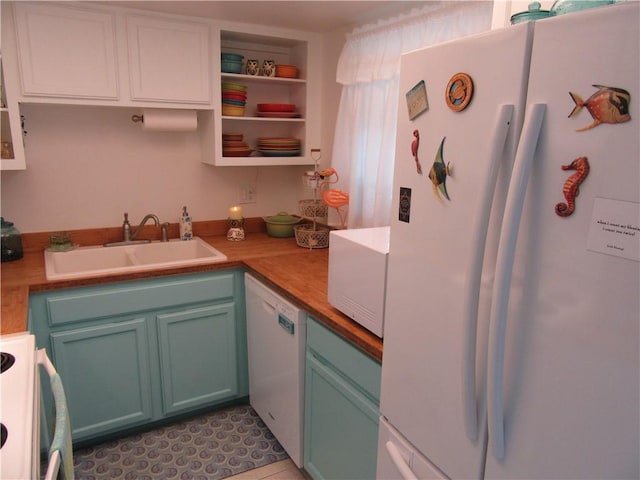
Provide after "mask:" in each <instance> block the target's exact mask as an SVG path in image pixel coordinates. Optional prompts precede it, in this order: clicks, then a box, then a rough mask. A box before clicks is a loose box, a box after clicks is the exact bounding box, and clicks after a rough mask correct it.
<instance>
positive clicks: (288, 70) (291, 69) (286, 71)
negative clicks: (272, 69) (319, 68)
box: [276, 65, 298, 78]
mask: <svg viewBox="0 0 640 480" xmlns="http://www.w3.org/2000/svg"><path fill="white" fill-rule="evenodd" d="M276 77H282V78H297V77H298V68H297V67H295V66H294V65H276Z"/></svg>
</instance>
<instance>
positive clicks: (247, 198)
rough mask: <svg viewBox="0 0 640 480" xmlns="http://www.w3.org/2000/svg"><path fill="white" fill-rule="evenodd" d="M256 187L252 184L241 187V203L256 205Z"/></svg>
mask: <svg viewBox="0 0 640 480" xmlns="http://www.w3.org/2000/svg"><path fill="white" fill-rule="evenodd" d="M257 196H258V195H257V193H256V186H255V185H254V184H251V183H245V184H243V185H240V203H256V198H257Z"/></svg>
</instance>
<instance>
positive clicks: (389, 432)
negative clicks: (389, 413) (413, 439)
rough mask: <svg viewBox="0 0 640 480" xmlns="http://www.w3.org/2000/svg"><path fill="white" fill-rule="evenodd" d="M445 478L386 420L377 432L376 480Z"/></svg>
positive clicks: (440, 479)
mask: <svg viewBox="0 0 640 480" xmlns="http://www.w3.org/2000/svg"><path fill="white" fill-rule="evenodd" d="M446 478H447V477H446V476H445V475H444V474H443V473H442V472H441V471H440V470H438V469H437V468H436V467H435V466H434V465H433V464H432V463H431V462H429V460H427V459H426V458H424V457H423V456H422V455H420V452H418V451H417V450H416V449H415V448H414V447H413V445H411V444H410V443H409V442H408V441H407V440H406V439H405V438H404V437H403V436H402V435H401V434H400V432H398V431H397V430H396V429H395V428H393V427H392V426H391V425H390V424H389V422H388V421H387V419H386V418H384V417H380V426H379V430H378V469H377V471H376V479H377V480H399V479H402V480H416V479H420V480H443V479H446Z"/></svg>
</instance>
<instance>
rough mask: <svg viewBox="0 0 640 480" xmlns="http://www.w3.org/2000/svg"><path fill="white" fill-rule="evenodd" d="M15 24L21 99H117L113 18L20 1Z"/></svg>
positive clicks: (101, 13) (93, 11)
mask: <svg viewBox="0 0 640 480" xmlns="http://www.w3.org/2000/svg"><path fill="white" fill-rule="evenodd" d="M15 21H16V31H17V40H18V59H19V66H20V72H21V80H22V93H23V94H24V95H25V96H32V95H33V96H45V97H47V96H48V97H70V98H93V99H111V100H116V99H118V98H119V94H118V71H117V68H118V66H117V61H116V43H115V17H114V15H113V14H111V13H109V12H106V11H103V10H94V9H91V10H88V9H83V8H77V7H70V6H57V5H51V4H40V3H27V2H24V3H16V4H15Z"/></svg>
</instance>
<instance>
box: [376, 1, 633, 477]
mask: <svg viewBox="0 0 640 480" xmlns="http://www.w3.org/2000/svg"><path fill="white" fill-rule="evenodd" d="M639 20H640V4H639V3H637V2H627V3H620V4H617V5H611V6H606V7H600V8H594V9H592V10H587V11H584V12H580V13H572V14H566V15H562V16H558V17H553V18H549V19H545V20H541V21H537V22H535V23H527V24H520V25H515V26H511V27H508V28H505V29H502V30H499V31H493V32H488V33H485V34H481V35H476V36H473V37H467V38H464V39H460V40H456V41H452V42H448V43H445V44H441V45H438V46H434V47H430V48H427V49H422V50H419V51H415V52H411V53H408V54H406V55H404V56H403V59H402V67H401V68H402V69H401V80H400V91H401V98H402V97H405V94H406V98H402V103H403V105H401V106H400V109H399V119H398V131H397V142H396V159H395V174H394V175H395V176H394V200H393V207H392V209H393V211H394V212H397V214H394V215H395V216H394V218H392V221H391V234H390V244H389V248H390V250H389V261H388V277H387V297H386V310H385V328H384V352H383V359H382V392H381V404H380V410H381V415H382V417H381V424H380V434H379V442H378V443H379V448H378V470H377V477H378V478H379V479H398V478H454V479H458V478H460V479H482V478H486V479H494V478H495V479H498V478H500V479H516V478H526V479H563V478H574V479H588V478H594V479H613V478H624V479H631V478H638V477H639V475H640V474H639V466H638V462H639V451H640V443H639V430H640V414H639V410H640V396H639V391H640V385H639V376H640V352H639V338H640V336H639V333H640V332H639V323H640V304H639V297H640V146H639V144H640V140H639V136H640V134H639V131H640V123H639V122H640V110H639V108H638V105H639V104H640V74H639V56H640V55H639V50H638V45H639V43H640V42H639V40H640V37H639V31H638V25H639V23H640V22H639ZM405 100H406V105H405Z"/></svg>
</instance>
